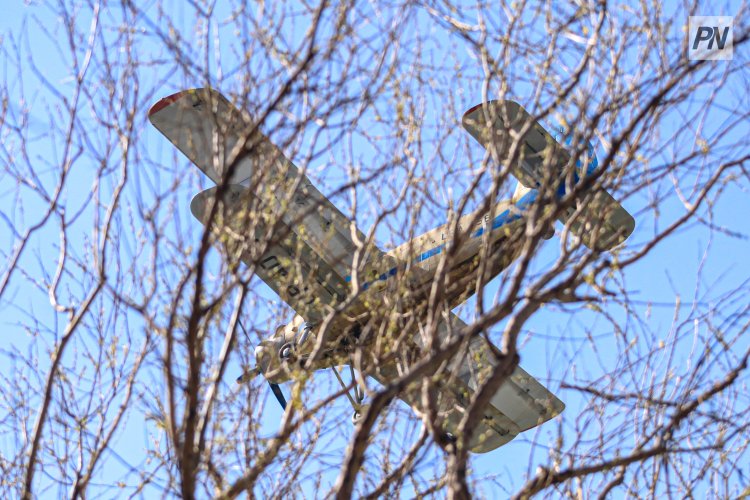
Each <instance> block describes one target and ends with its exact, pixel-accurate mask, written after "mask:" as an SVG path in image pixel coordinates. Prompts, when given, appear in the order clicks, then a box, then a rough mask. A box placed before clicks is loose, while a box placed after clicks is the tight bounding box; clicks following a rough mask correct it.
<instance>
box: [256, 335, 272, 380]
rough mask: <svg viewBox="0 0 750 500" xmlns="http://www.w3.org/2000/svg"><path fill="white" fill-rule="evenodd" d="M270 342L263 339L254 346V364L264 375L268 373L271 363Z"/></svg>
mask: <svg viewBox="0 0 750 500" xmlns="http://www.w3.org/2000/svg"><path fill="white" fill-rule="evenodd" d="M269 343H271V342H268V341H263V342H261V343H260V345H258V346H257V347H256V348H255V366H256V367H257V368H258V370H260V372H261V373H263V374H264V375H265V374H266V373H268V371H269V369H270V368H271V365H272V364H273V346H272V345H271V346H269V345H268V344H269Z"/></svg>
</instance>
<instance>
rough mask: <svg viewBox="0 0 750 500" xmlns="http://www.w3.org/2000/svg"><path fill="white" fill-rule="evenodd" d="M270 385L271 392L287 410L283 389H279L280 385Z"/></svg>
mask: <svg viewBox="0 0 750 500" xmlns="http://www.w3.org/2000/svg"><path fill="white" fill-rule="evenodd" d="M268 385H270V386H271V392H273V395H274V396H276V400H277V401H278V402H279V404H280V405H281V407H282V408H283V409H285V410H286V399H284V393H283V392H281V387H279V384H274V383H273V382H269V383H268Z"/></svg>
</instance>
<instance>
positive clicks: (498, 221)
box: [344, 189, 537, 291]
mask: <svg viewBox="0 0 750 500" xmlns="http://www.w3.org/2000/svg"><path fill="white" fill-rule="evenodd" d="M536 197H537V191H536V190H535V189H532V190H531V191H529V192H528V193H526V194H525V195H524V196H523V197H522V198H521V199H520V200H518V201H517V202H516V204H515V205H514V206H513V208H509V209H508V210H506V211H504V212H503V213H501V214H500V215H498V216H497V217H495V218H494V219H493V220H492V231H494V230H495V229H499V228H501V227H503V226H504V225H506V224H510V223H511V222H515V221H517V220H518V219H520V218H521V217H522V216H523V212H524V211H525V210H526V209H527V208H528V207H529V206H530V205H531V204H533V203H534V201H535V200H536ZM482 234H484V228H479V229H477V230H476V231H475V232H474V233H472V234H471V238H479V237H480V236H482ZM443 250H445V244H442V245H438V246H436V247H434V248H431V249H430V250H427V251H426V252H423V253H421V254H420V255H419V256H418V257H417V258H416V259H414V260H413V261H412V263H413V264H418V263H420V262H424V261H426V260H427V259H429V258H430V257H433V256H435V255H438V254H440V253H441V252H442V251H443ZM399 268H403V269H405V268H406V266H403V265H402V266H396V267H394V268H392V269H391V270H390V271H388V272H385V273H383V274H381V275H380V276H378V277H377V278H375V279H374V280H372V281H367V282H365V283H363V284H362V290H363V291H364V290H367V289H368V288H370V286H372V284H373V283H375V282H376V281H386V280H387V279H388V278H390V277H391V276H395V275H396V273H398V270H399ZM344 279H345V280H346V282H347V283H348V282H350V281H351V279H352V277H351V276H347V277H346V278H344Z"/></svg>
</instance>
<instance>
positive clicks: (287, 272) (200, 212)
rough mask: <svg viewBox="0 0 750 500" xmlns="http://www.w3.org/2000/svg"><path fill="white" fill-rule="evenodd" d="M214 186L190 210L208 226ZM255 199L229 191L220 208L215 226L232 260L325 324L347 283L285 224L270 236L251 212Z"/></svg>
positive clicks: (233, 189)
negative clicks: (236, 257) (329, 308)
mask: <svg viewBox="0 0 750 500" xmlns="http://www.w3.org/2000/svg"><path fill="white" fill-rule="evenodd" d="M217 189H218V188H216V187H214V188H211V189H209V190H207V191H203V192H202V193H199V194H198V195H196V196H195V198H193V201H192V202H191V203H190V210H191V211H192V212H193V215H194V216H195V217H196V218H197V219H198V220H200V221H201V222H202V223H203V224H206V223H207V221H208V217H209V214H210V211H211V209H212V206H213V204H214V203H216V191H217ZM252 198H253V194H252V193H251V192H250V191H249V190H248V189H247V188H245V187H244V186H240V185H237V184H233V185H231V186H229V189H228V191H227V192H226V194H225V196H224V199H223V203H222V205H221V206H220V207H218V208H217V210H216V214H215V216H214V220H213V224H212V227H213V228H214V231H215V233H217V235H218V236H219V240H220V241H221V242H222V243H223V244H224V245H225V246H226V247H227V249H228V252H229V253H230V255H236V254H239V255H240V258H241V259H242V261H243V262H245V264H247V265H248V266H251V267H254V268H255V274H257V275H258V276H259V277H260V278H261V279H262V280H263V281H264V282H265V283H266V284H267V285H268V286H269V287H271V289H273V290H274V291H275V292H276V293H277V294H278V295H279V297H281V299H282V300H284V301H285V302H286V303H287V304H289V305H290V306H291V307H292V308H293V309H294V310H295V311H296V312H297V314H299V315H300V316H302V317H303V318H305V320H307V321H309V322H316V321H319V320H321V319H322V318H323V317H324V316H325V313H326V306H334V305H336V304H337V303H339V302H341V301H343V300H344V298H345V297H346V294H347V285H346V282H345V281H344V280H343V279H342V278H341V277H340V276H339V275H338V274H336V273H335V272H334V271H333V269H331V267H330V266H329V265H328V264H327V263H326V262H325V261H324V260H322V259H321V258H320V257H319V256H318V254H317V253H316V252H315V251H313V249H312V248H310V246H309V245H307V244H306V243H305V242H304V240H301V239H300V238H299V237H298V236H297V235H296V233H295V232H294V231H292V230H291V228H289V227H288V226H286V225H284V224H283V223H276V224H275V226H274V234H273V235H271V236H270V237H269V234H268V232H267V226H266V225H265V224H264V223H263V220H262V217H259V214H258V213H257V211H256V210H254V208H253V207H252V202H253V199H252Z"/></svg>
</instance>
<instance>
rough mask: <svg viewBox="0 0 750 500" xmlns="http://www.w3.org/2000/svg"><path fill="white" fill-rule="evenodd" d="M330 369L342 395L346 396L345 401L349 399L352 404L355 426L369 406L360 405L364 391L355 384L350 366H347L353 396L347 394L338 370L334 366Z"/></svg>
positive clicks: (347, 391)
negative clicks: (350, 377) (339, 385)
mask: <svg viewBox="0 0 750 500" xmlns="http://www.w3.org/2000/svg"><path fill="white" fill-rule="evenodd" d="M331 368H332V369H333V373H334V375H336V379H337V380H338V381H339V383H340V384H341V388H342V389H344V394H346V397H347V399H349V402H350V403H351V404H352V408H354V413H352V424H353V425H357V424H358V423H359V421H360V420H361V419H362V415H364V414H365V412H366V410H367V408H368V407H369V406H370V405H365V404H362V401H364V399H365V391H364V389H363V388H362V387H360V385H359V383H358V382H357V378H356V377H355V375H354V368H353V367H352V366H351V365H349V371H350V373H351V376H352V381H351V384H350V385H351V386H352V390H353V391H354V396H352V395H351V394H350V393H349V387H348V386H347V385H346V384H345V383H344V379H342V378H341V375H340V374H339V371H338V369H337V368H336V367H335V366H332V367H331Z"/></svg>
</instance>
